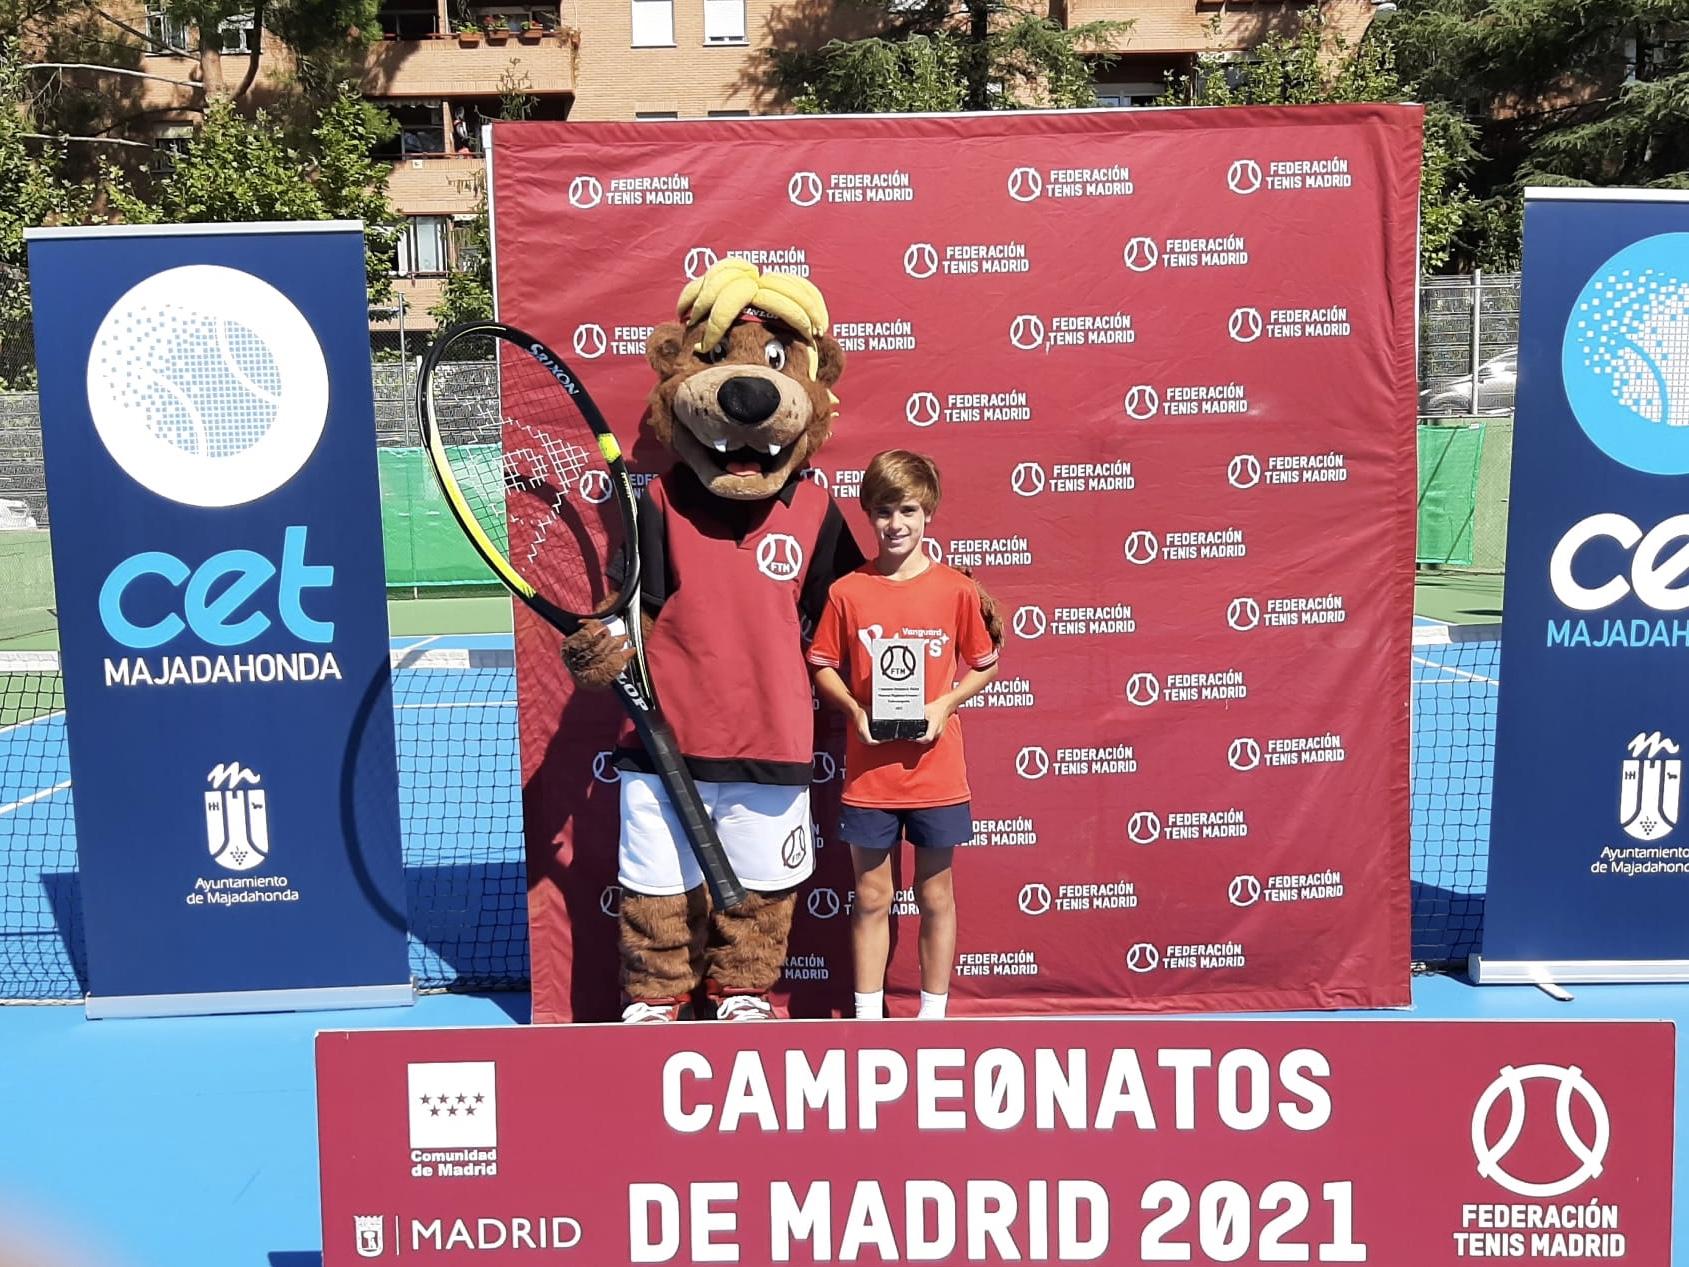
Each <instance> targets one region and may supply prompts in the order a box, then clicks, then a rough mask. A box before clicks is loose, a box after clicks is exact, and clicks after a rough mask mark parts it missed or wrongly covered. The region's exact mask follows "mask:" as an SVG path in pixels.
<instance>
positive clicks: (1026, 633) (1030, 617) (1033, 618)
mask: <svg viewBox="0 0 1689 1267" xmlns="http://www.w3.org/2000/svg"><path fill="white" fill-rule="evenodd" d="M1014 628H1015V635H1016V636H1017V637H1021V638H1025V639H1027V640H1028V641H1031V640H1032V639H1033V638H1042V637H1043V636H1044V631H1045V630H1046V629H1047V628H1049V622H1048V621H1047V620H1045V619H1044V609H1043V608H1042V607H1022V608H1019V609H1017V610H1016V612H1015V625H1014Z"/></svg>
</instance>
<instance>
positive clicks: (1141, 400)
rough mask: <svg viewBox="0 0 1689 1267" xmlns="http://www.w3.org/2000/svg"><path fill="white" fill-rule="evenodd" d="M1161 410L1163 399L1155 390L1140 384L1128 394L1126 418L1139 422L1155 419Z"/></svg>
mask: <svg viewBox="0 0 1689 1267" xmlns="http://www.w3.org/2000/svg"><path fill="white" fill-rule="evenodd" d="M1160 408H1161V397H1160V396H1158V395H1156V391H1155V388H1153V387H1150V386H1148V385H1147V384H1140V385H1139V386H1137V387H1134V388H1133V389H1132V390H1131V391H1129V392H1127V393H1126V416H1127V417H1128V418H1135V419H1137V420H1138V421H1139V422H1143V421H1144V420H1145V419H1148V418H1153V417H1155V415H1156V413H1157V412H1158V411H1159V410H1160Z"/></svg>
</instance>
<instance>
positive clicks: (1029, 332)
mask: <svg viewBox="0 0 1689 1267" xmlns="http://www.w3.org/2000/svg"><path fill="white" fill-rule="evenodd" d="M1009 342H1010V343H1013V344H1014V345H1015V346H1016V347H1017V348H1019V349H1020V350H1021V351H1022V352H1036V351H1037V350H1038V349H1039V348H1041V347H1043V346H1044V319H1043V318H1042V317H1035V316H1033V315H1032V314H1031V313H1030V312H1023V313H1021V315H1020V316H1018V317H1016V318H1015V319H1014V320H1013V321H1012V322H1010V323H1009Z"/></svg>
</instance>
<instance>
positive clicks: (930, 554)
mask: <svg viewBox="0 0 1689 1267" xmlns="http://www.w3.org/2000/svg"><path fill="white" fill-rule="evenodd" d="M921 549H923V550H925V551H926V552H927V558H929V559H931V560H932V561H933V562H934V563H943V562H944V547H943V546H941V545H939V544H938V538H937V537H922V538H921Z"/></svg>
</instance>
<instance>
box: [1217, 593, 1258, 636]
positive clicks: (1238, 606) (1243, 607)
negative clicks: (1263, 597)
mask: <svg viewBox="0 0 1689 1267" xmlns="http://www.w3.org/2000/svg"><path fill="white" fill-rule="evenodd" d="M1226 623H1227V624H1228V625H1230V626H1231V627H1232V628H1233V629H1235V630H1237V631H1238V632H1239V633H1248V632H1249V631H1250V630H1251V629H1253V628H1255V626H1256V625H1258V624H1260V623H1261V604H1260V603H1257V602H1256V601H1255V600H1254V599H1253V598H1234V599H1232V601H1231V603H1230V604H1229V605H1228V606H1227V608H1226Z"/></svg>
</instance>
